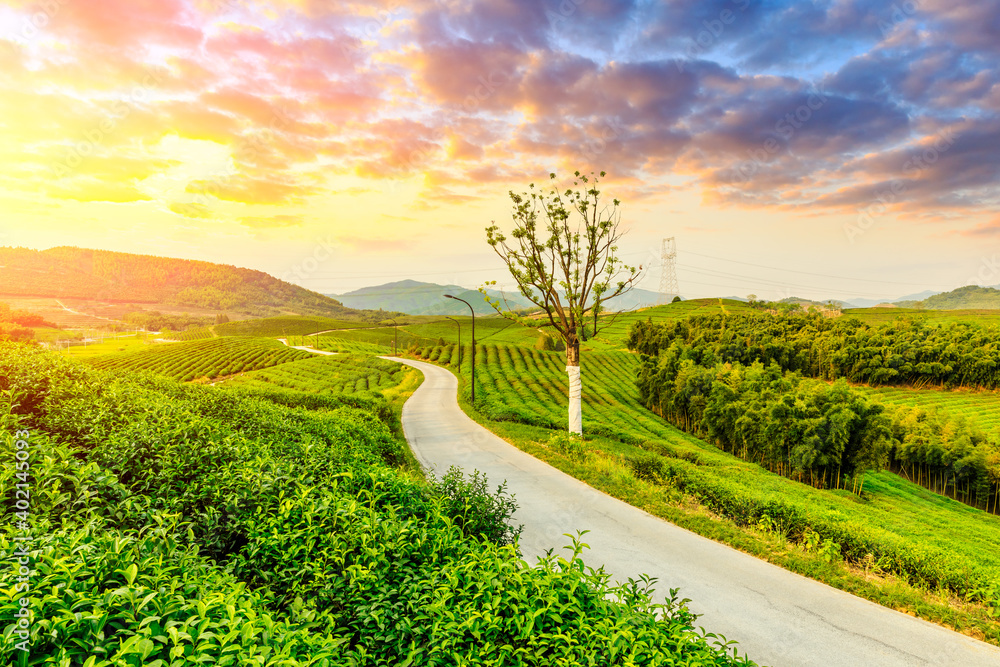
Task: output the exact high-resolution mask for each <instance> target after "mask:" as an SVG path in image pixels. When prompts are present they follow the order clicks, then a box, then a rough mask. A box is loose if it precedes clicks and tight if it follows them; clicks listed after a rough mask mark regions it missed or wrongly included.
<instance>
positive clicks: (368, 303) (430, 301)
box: [330, 280, 530, 315]
mask: <svg viewBox="0 0 1000 667" xmlns="http://www.w3.org/2000/svg"><path fill="white" fill-rule="evenodd" d="M445 294H451V295H453V296H457V297H458V298H460V299H465V300H466V301H468V302H469V303H470V304H472V307H473V308H475V310H476V314H477V315H486V314H489V313H493V312H495V311H494V310H493V309H492V308H491V307H490V306H489V304H487V303H486V302H485V301H484V300H483V295H482V294H480V293H479V292H477V291H476V290H470V289H466V288H464V287H459V286H458V285H438V284H435V283H423V282H419V281H416V280H400V281H397V282H393V283H385V284H384V285H374V286H372V287H362V288H361V289H359V290H354V291H353V292H348V293H346V294H332V295H330V296H331V297H333V298H336V299H337V300H339V301H340V302H341V303H343V304H344V305H345V306H347V307H349V308H364V309H368V310H378V309H380V308H381V309H382V310H387V311H398V312H401V313H407V314H409V315H468V314H469V308H468V307H467V306H466V305H465V304H463V303H461V302H458V301H455V300H454V299H446V298H444V295H445ZM512 303H513V302H512ZM516 303H517V306H518V307H527V306H528V305H530V304H528V302H527V301H525V300H524V299H521V298H520V297H518V300H517V302H516Z"/></svg>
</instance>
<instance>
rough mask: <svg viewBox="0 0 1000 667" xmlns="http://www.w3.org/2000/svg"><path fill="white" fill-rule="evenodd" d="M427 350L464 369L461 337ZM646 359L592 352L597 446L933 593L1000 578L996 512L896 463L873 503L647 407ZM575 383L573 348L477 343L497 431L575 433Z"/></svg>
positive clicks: (590, 396) (589, 394)
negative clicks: (639, 372)
mask: <svg viewBox="0 0 1000 667" xmlns="http://www.w3.org/2000/svg"><path fill="white" fill-rule="evenodd" d="M469 352H470V348H469V347H468V346H466V347H465V348H464V350H463V357H464V359H463V364H462V369H461V372H460V373H459V375H460V377H462V378H463V379H464V382H463V388H462V391H463V394H464V396H465V399H466V400H468V397H469V394H468V387H469V381H470V364H469ZM418 356H420V357H421V358H424V359H427V360H429V361H434V362H436V363H438V364H441V365H444V366H446V367H449V368H452V369H453V370H455V371H457V370H458V369H457V357H458V354H457V346H455V345H445V346H430V347H426V348H422V349H420V350H418ZM638 363H639V360H638V358H637V357H636V356H635V355H632V354H630V353H625V352H614V351H612V352H591V353H586V354H584V355H582V375H583V402H584V406H583V415H584V433H585V434H587V435H588V438H589V440H588V444H587V447H588V448H589V449H591V450H592V451H597V452H600V453H601V456H603V457H612V458H613V460H619V457H624V460H631V461H637V462H640V463H641V462H644V461H648V460H649V458H648V457H650V456H654V457H655V459H656V460H658V461H659V463H651V464H647V463H641V464H642V465H650V466H651V467H652V469H656V470H658V471H659V472H658V473H656V474H657V475H662V478H663V479H665V480H668V481H665V482H663V483H665V484H667V485H668V486H671V487H673V488H676V489H679V490H683V491H684V492H686V493H688V494H690V495H692V496H694V497H696V498H698V501H699V502H700V503H702V504H703V505H705V506H706V507H708V508H710V509H711V510H712V511H714V512H716V513H718V514H721V515H723V516H727V517H729V518H731V519H733V520H734V521H735V522H736V523H737V525H740V526H755V525H757V523H758V522H760V521H764V522H771V521H777V522H778V524H780V525H781V526H783V527H782V528H780V529H779V530H781V531H784V534H786V535H797V536H798V537H796V539H802V538H801V535H803V534H805V533H806V532H807V531H815V532H816V533H817V534H818V535H820V536H821V537H822V538H823V539H826V540H829V541H830V543H836V545H837V549H838V550H839V553H841V554H842V555H843V556H844V557H846V558H849V559H850V560H851V561H852V562H855V563H862V562H863V561H865V559H866V558H868V559H870V558H874V559H875V560H874V561H873V562H876V563H878V564H879V565H878V566H879V567H880V568H884V569H885V571H888V572H893V573H895V574H897V575H899V576H901V577H903V578H905V579H906V580H907V581H911V582H916V583H917V584H918V585H919V586H921V587H925V589H926V590H936V589H937V588H938V587H940V588H941V589H942V590H944V589H947V590H950V591H954V592H957V593H959V594H961V595H980V594H982V593H976V592H975V591H983V590H986V588H983V587H987V586H989V585H990V583H989V582H992V581H1000V563H998V561H997V558H996V556H995V554H996V553H1000V520H998V518H997V517H995V516H991V515H989V514H987V513H985V512H983V511H981V510H977V509H974V508H971V507H969V506H966V505H963V504H962V503H959V502H957V501H954V500H951V499H949V498H946V497H944V496H941V495H939V494H936V493H932V492H930V491H927V490H926V489H924V488H922V487H919V486H917V485H915V484H912V483H910V482H907V481H906V480H904V479H902V478H900V477H899V476H897V475H895V474H892V473H890V472H881V473H869V474H868V475H866V481H865V499H864V500H861V499H859V498H858V497H857V496H854V495H853V494H850V493H849V492H838V491H833V492H831V491H824V490H818V489H815V488H813V487H811V486H809V485H806V484H801V483H799V482H795V481H792V480H789V479H786V478H783V477H780V476H778V475H774V474H771V473H770V472H768V471H766V470H765V469H764V468H761V467H760V466H758V465H756V464H754V463H748V462H745V461H741V460H739V459H737V458H735V457H733V456H731V455H729V454H726V453H724V452H722V451H721V450H720V449H718V448H717V447H715V446H713V445H711V444H709V443H706V442H704V441H702V440H699V439H698V438H695V437H693V436H691V435H688V434H686V433H683V432H681V431H679V430H677V429H676V428H674V427H673V426H671V425H670V424H669V423H667V422H666V421H664V420H662V419H660V418H659V417H657V416H656V415H654V414H653V413H651V412H649V411H648V410H645V409H644V408H643V407H642V406H641V405H640V404H639V401H638V396H637V391H636V389H635V388H634V385H633V381H634V377H635V371H636V368H637V366H638ZM566 392H567V386H566V373H565V356H564V353H560V352H542V351H538V350H534V349H531V348H526V347H523V346H512V345H482V346H478V347H477V350H476V407H477V410H478V412H479V413H480V414H481V415H482V416H483V417H485V418H486V419H487V420H490V421H493V422H514V423H515V424H512V425H511V426H510V427H507V426H501V425H500V424H497V427H498V428H501V429H505V428H512V429H514V430H513V431H511V432H512V433H515V432H516V433H521V435H520V436H518V437H522V438H523V437H529V438H531V439H532V440H535V441H541V442H545V441H546V440H547V438H548V437H549V435H550V434H551V433H552V432H553V431H552V430H547V429H560V430H565V425H566V408H567V403H568V401H567V397H566ZM522 424H524V425H528V426H521V425H522ZM531 427H542V428H538V429H536V430H534V431H532V430H530V428H531ZM526 428H528V429H529V430H527V431H524V430H523V429H526ZM517 429H522V430H521V431H517ZM528 433H531V434H532V435H528ZM768 525H770V524H768ZM712 530H715V529H711V530H708V532H709V533H710V534H711V532H712ZM985 595H987V596H988V595H990V594H985ZM989 599H992V598H989ZM996 604H998V605H1000V599H998V600H997V602H996ZM998 609H1000V607H998ZM979 627H981V628H983V629H984V632H987V633H989V634H990V637H991V641H994V642H997V641H1000V626H996V625H994V624H993V623H992V622H984V624H983V625H980V626H979Z"/></svg>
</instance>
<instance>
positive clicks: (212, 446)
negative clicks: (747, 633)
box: [0, 344, 752, 667]
mask: <svg viewBox="0 0 1000 667" xmlns="http://www.w3.org/2000/svg"><path fill="white" fill-rule="evenodd" d="M0 378H2V383H3V385H4V386H3V387H2V388H3V389H4V390H6V391H7V392H8V393H7V394H5V396H6V402H5V403H3V404H2V405H0V427H2V428H3V432H2V433H0V450H2V451H0V455H2V456H5V457H11V456H12V455H13V451H14V447H15V443H14V439H13V437H12V436H13V433H14V430H15V429H27V430H29V431H30V432H31V436H30V442H31V449H30V451H31V452H32V469H31V475H32V478H31V479H32V489H33V491H34V495H33V496H32V508H31V513H32V514H31V516H32V523H33V533H32V535H33V536H34V541H33V542H32V543H31V546H30V556H29V560H30V568H31V570H32V575H31V578H30V583H31V587H30V589H28V590H25V591H18V590H16V589H15V588H14V587H9V588H5V589H2V590H0V614H2V616H0V617H2V618H3V619H4V622H3V626H2V630H3V631H2V635H0V662H2V664H14V663H15V660H22V661H23V663H24V664H26V665H49V664H65V665H84V666H86V667H105V666H108V667H110V666H112V665H113V666H114V667H119V666H121V665H128V666H132V665H135V666H138V665H148V666H157V667H166V666H170V667H173V666H177V667H180V666H182V665H191V664H204V663H213V664H218V665H275V666H277V665H282V666H285V667H295V666H299V665H317V666H323V665H329V666H333V665H338V666H339V665H353V666H357V667H360V666H368V665H371V666H375V665H390V664H392V665H407V664H408V665H445V664H462V665H503V664H506V665H538V666H542V665H577V664H581V665H584V664H595V660H596V661H598V662H599V664H602V665H695V664H698V665H734V664H752V663H751V662H749V660H746V659H737V658H736V657H734V656H733V650H732V648H731V647H730V646H729V645H727V644H726V642H725V641H724V640H722V639H719V638H716V637H714V636H711V635H705V634H704V631H700V630H696V629H695V625H694V622H695V617H694V615H693V614H691V613H690V612H689V611H688V609H687V606H686V601H684V600H682V599H680V598H679V597H678V596H677V594H676V592H673V591H672V592H671V595H670V596H669V597H668V599H667V601H666V602H665V604H662V605H660V604H656V603H655V602H654V599H653V595H652V592H651V590H650V587H649V583H650V582H648V581H639V582H629V583H628V584H625V585H621V586H617V585H613V584H612V583H611V581H610V579H609V577H608V575H607V574H606V573H604V572H602V571H595V570H592V569H589V568H587V567H586V566H585V564H584V562H583V560H582V559H581V557H580V554H581V547H580V545H579V544H574V547H573V548H572V551H571V553H570V555H569V556H568V557H566V558H560V557H558V556H555V555H552V556H549V557H548V558H547V559H544V560H542V561H541V562H539V563H538V564H536V565H534V566H530V565H528V564H527V563H525V562H524V561H522V560H520V559H519V558H518V555H517V551H516V544H510V542H511V541H512V540H513V538H514V536H515V535H516V532H515V531H514V530H513V529H512V528H511V527H510V526H506V522H505V520H506V519H507V518H508V517H509V515H510V512H511V511H512V510H513V507H514V506H513V502H512V499H511V498H510V497H509V496H507V495H505V494H503V493H499V494H497V495H494V496H491V495H489V494H487V493H486V490H487V489H486V486H485V480H484V479H483V478H482V477H481V476H477V475H475V474H473V477H472V479H471V480H469V479H466V478H464V477H462V476H461V475H459V474H457V473H449V474H448V475H446V476H445V478H444V479H442V480H440V481H438V482H435V483H431V484H428V483H426V482H423V481H420V480H417V479H414V478H413V477H412V476H410V475H408V474H406V473H405V472H404V471H401V470H399V469H398V468H397V467H396V462H397V460H398V458H397V454H398V451H397V450H395V449H394V445H395V441H394V439H393V438H392V437H391V431H390V428H389V425H388V424H387V423H386V421H385V420H383V419H380V418H379V416H378V415H377V414H375V413H373V412H372V411H370V410H367V409H365V408H364V407H363V406H361V405H360V404H359V406H358V407H354V406H348V405H334V404H329V405H327V406H325V407H322V408H320V409H316V410H310V409H306V408H303V407H289V406H288V405H287V403H294V400H293V399H291V398H290V397H289V396H286V395H284V394H280V395H278V396H277V398H278V399H279V400H278V401H272V400H269V399H268V397H267V396H265V395H259V394H255V393H253V392H245V391H224V390H221V389H213V388H209V387H199V386H185V385H181V384H179V383H176V382H172V381H169V380H165V379H163V378H158V377H154V376H151V375H142V374H138V375H130V374H122V373H120V372H119V373H117V374H116V375H114V376H112V375H110V374H108V373H106V372H102V371H98V370H93V369H89V368H86V367H84V366H80V365H74V364H72V363H71V362H68V361H65V360H62V359H59V358H56V357H54V356H52V355H48V354H45V353H39V352H37V351H34V350H30V349H27V348H24V347H21V346H15V345H9V344H8V345H0ZM314 398H315V397H314ZM365 400H368V399H365ZM15 404H16V407H15ZM8 460H10V459H9V458H8ZM14 474H15V473H14V472H13V470H12V467H11V466H4V467H3V468H2V469H0V483H2V485H0V488H2V489H3V490H4V491H3V495H4V497H3V500H4V504H3V507H2V508H0V519H2V520H3V525H4V526H5V528H4V529H3V530H2V532H0V551H2V554H0V556H2V557H0V577H3V580H4V581H5V582H6V581H13V580H14V577H15V575H16V572H15V570H14V568H15V567H18V565H17V560H16V559H14V558H11V555H12V554H13V552H14V549H15V542H14V540H13V538H14V537H15V536H16V535H15V533H14V532H13V529H12V528H11V527H12V526H13V525H14V520H13V519H14V517H13V512H14V509H13V508H14V507H15V505H14V504H13V503H12V502H11V500H12V495H11V494H12V488H13V486H14V483H13V482H14V478H13V475H14ZM501 489H502V487H501ZM501 525H503V526H505V527H501ZM482 537H486V538H487V539H481V538H482ZM21 598H25V599H27V600H28V603H29V604H28V608H29V609H31V611H32V614H33V616H32V623H31V625H30V634H29V641H30V652H29V653H28V654H22V653H21V652H20V651H18V649H17V648H16V645H17V643H18V642H19V641H20V638H19V636H18V635H17V634H16V633H15V632H14V630H15V627H16V626H15V625H14V624H12V623H11V619H13V618H14V613H16V610H17V609H18V608H19V607H20V599H21ZM18 656H20V657H18Z"/></svg>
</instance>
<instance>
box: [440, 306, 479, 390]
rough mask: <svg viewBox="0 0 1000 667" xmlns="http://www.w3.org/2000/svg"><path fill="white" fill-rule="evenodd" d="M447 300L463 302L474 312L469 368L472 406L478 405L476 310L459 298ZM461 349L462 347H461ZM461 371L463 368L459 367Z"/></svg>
mask: <svg viewBox="0 0 1000 667" xmlns="http://www.w3.org/2000/svg"><path fill="white" fill-rule="evenodd" d="M444 297H445V298H446V299H454V300H455V301H461V302H462V303H464V304H465V305H466V306H468V307H469V310H470V311H472V360H471V361H470V362H469V366H470V367H471V368H472V385H471V386H472V405H473V406H475V405H476V310H475V309H474V308H473V307H472V304H471V303H469V302H468V301H466V300H465V299H459V298H458V297H457V296H452V295H450V294H445V295H444ZM459 349H461V347H459ZM459 369H461V367H459Z"/></svg>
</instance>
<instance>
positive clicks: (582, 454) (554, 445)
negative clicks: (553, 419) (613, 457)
mask: <svg viewBox="0 0 1000 667" xmlns="http://www.w3.org/2000/svg"><path fill="white" fill-rule="evenodd" d="M549 447H550V448H551V449H554V450H556V451H557V452H559V453H560V454H562V455H563V456H565V457H567V458H569V459H570V460H573V461H577V462H580V463H582V462H584V461H586V460H587V457H588V456H589V454H590V452H589V451H588V450H587V445H586V444H584V442H583V439H582V438H581V437H579V436H576V435H573V434H571V433H567V432H566V431H559V432H558V433H553V434H552V436H551V437H549Z"/></svg>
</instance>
